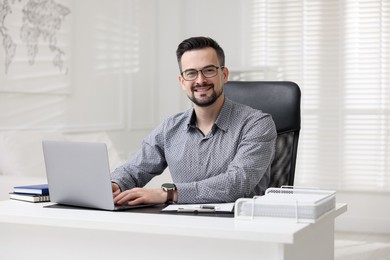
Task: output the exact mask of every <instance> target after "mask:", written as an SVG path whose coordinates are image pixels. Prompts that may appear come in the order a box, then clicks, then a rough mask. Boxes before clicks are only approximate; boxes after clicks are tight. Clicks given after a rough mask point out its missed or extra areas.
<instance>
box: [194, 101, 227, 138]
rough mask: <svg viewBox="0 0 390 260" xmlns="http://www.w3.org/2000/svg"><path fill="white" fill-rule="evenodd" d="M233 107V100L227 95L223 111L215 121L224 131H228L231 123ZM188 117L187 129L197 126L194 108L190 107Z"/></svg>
mask: <svg viewBox="0 0 390 260" xmlns="http://www.w3.org/2000/svg"><path fill="white" fill-rule="evenodd" d="M232 109H233V102H232V101H231V100H230V99H228V98H226V96H225V101H224V103H223V105H222V108H221V112H219V115H218V117H217V120H216V121H215V125H216V126H217V127H218V128H220V129H221V130H223V131H224V132H227V130H228V128H229V125H231V117H230V114H231V112H232ZM187 117H188V123H187V125H186V130H189V129H190V128H194V127H196V114H195V110H194V109H190V110H188V111H187Z"/></svg>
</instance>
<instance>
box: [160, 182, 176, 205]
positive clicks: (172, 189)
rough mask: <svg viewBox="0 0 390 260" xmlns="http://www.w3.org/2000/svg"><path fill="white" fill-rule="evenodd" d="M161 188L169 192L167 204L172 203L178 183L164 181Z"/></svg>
mask: <svg viewBox="0 0 390 260" xmlns="http://www.w3.org/2000/svg"><path fill="white" fill-rule="evenodd" d="M161 188H162V189H163V190H164V191H166V192H167V201H166V202H165V204H172V203H173V195H174V193H175V191H176V185H175V184H173V183H164V184H163V185H161Z"/></svg>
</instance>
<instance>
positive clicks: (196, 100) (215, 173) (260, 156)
mask: <svg viewBox="0 0 390 260" xmlns="http://www.w3.org/2000/svg"><path fill="white" fill-rule="evenodd" d="M176 55H177V61H178V64H179V69H180V75H179V83H180V85H181V87H182V89H183V90H184V91H185V92H186V94H187V96H188V98H189V99H190V100H191V101H192V103H193V108H191V109H189V110H187V111H185V112H182V113H178V114H176V115H173V116H171V117H169V118H167V119H166V120H165V121H164V122H163V123H162V124H161V125H160V126H159V127H158V128H156V129H155V130H154V131H153V132H152V133H151V134H150V135H149V136H148V137H147V138H146V139H145V140H144V141H143V143H142V146H141V149H140V150H139V151H138V153H136V154H135V156H134V157H132V158H130V159H129V160H128V161H127V162H126V163H125V164H123V165H122V166H120V167H118V168H117V169H116V170H115V171H114V172H113V173H112V189H113V194H114V201H115V203H116V204H119V205H123V204H129V205H137V204H161V203H212V202H234V201H235V200H237V199H238V198H242V197H252V196H254V195H260V194H263V193H264V191H265V189H266V188H267V187H268V183H269V179H270V167H271V162H272V160H273V156H274V152H275V147H274V145H275V139H276V129H275V125H274V122H273V120H272V118H271V116H270V115H269V114H266V113H263V112H261V111H259V110H255V109H252V108H250V107H248V106H245V105H241V104H237V103H234V102H233V101H231V100H229V99H227V98H226V97H225V96H224V92H223V86H224V84H225V83H226V82H227V81H228V76H229V70H228V68H227V67H225V54H224V51H223V49H222V48H221V47H220V46H219V45H218V43H217V42H216V41H214V40H213V39H211V38H208V37H193V38H189V39H186V40H184V41H183V42H181V43H180V44H179V46H178V48H177V51H176ZM166 167H169V171H170V173H171V176H172V180H173V183H165V184H163V185H162V187H161V188H154V189H150V188H143V187H144V186H145V185H146V184H147V183H148V182H149V181H150V180H151V179H152V178H153V177H155V176H157V175H159V174H161V173H162V172H163V171H164V170H165V169H166Z"/></svg>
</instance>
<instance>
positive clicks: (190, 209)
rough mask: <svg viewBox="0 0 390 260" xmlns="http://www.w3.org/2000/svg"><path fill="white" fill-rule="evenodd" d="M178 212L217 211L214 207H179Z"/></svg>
mask: <svg viewBox="0 0 390 260" xmlns="http://www.w3.org/2000/svg"><path fill="white" fill-rule="evenodd" d="M177 212H189V213H200V212H215V209H214V208H203V207H199V208H178V209H177Z"/></svg>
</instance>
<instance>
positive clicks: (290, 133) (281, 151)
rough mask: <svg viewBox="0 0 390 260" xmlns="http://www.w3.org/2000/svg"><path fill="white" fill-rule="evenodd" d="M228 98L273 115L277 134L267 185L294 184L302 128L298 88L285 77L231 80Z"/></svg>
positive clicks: (227, 87)
mask: <svg viewBox="0 0 390 260" xmlns="http://www.w3.org/2000/svg"><path fill="white" fill-rule="evenodd" d="M224 91H225V95H226V97H227V98H229V99H231V100H233V101H235V102H238V103H242V104H245V105H248V106H250V107H253V108H255V109H260V110H262V111H263V112H266V113H269V114H271V115H272V118H273V120H274V122H275V125H276V131H277V133H278V136H277V138H276V150H275V158H274V160H273V162H272V165H271V180H270V184H269V187H280V186H282V185H288V186H293V185H294V175H295V163H296V158H297V149H298V139H299V131H300V129H301V91H300V89H299V86H298V85H297V84H295V83H294V82H288V81H272V82H271V81H257V82H255V81H230V82H228V83H226V84H225V88H224Z"/></svg>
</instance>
